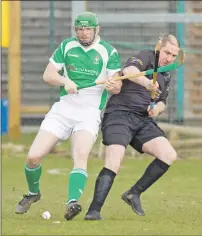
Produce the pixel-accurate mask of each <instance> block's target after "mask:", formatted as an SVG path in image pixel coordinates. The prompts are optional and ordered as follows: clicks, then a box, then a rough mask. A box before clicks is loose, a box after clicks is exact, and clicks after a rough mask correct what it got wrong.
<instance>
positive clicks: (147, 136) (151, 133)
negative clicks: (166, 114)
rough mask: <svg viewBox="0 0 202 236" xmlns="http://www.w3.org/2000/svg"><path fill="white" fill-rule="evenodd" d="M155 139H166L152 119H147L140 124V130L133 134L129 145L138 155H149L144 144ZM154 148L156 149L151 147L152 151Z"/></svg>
mask: <svg viewBox="0 0 202 236" xmlns="http://www.w3.org/2000/svg"><path fill="white" fill-rule="evenodd" d="M157 137H163V138H164V139H166V138H165V133H164V132H163V130H162V129H160V128H159V127H158V125H157V124H156V123H155V122H153V121H152V119H150V118H148V119H147V120H145V121H144V122H143V123H142V127H141V128H140V130H138V131H137V132H136V133H135V134H134V137H133V139H132V141H131V143H130V145H131V146H132V147H133V148H134V149H135V150H137V151H138V152H140V153H144V152H145V153H149V154H151V153H150V152H149V150H148V146H147V145H146V146H145V144H146V143H148V142H150V141H151V140H153V139H155V138H157ZM149 146H150V145H149ZM155 148H156V147H153V150H155ZM152 155H153V154H152Z"/></svg>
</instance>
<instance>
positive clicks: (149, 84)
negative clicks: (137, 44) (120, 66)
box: [123, 66, 159, 91]
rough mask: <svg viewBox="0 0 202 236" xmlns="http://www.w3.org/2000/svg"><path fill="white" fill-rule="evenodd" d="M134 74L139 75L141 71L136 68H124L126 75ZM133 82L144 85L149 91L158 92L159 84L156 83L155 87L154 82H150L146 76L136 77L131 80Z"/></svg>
mask: <svg viewBox="0 0 202 236" xmlns="http://www.w3.org/2000/svg"><path fill="white" fill-rule="evenodd" d="M132 73H137V74H138V73H140V70H139V69H138V68H137V67H135V66H128V67H126V68H124V70H123V74H124V75H127V74H132ZM129 80H130V79H129ZM131 81H133V82H134V81H135V83H137V84H139V85H142V86H143V87H145V88H146V89H147V90H149V91H152V90H153V89H154V90H156V89H157V88H158V87H159V85H158V82H156V85H154V84H153V82H152V81H151V80H149V79H148V78H147V77H146V76H140V77H134V78H132V79H131Z"/></svg>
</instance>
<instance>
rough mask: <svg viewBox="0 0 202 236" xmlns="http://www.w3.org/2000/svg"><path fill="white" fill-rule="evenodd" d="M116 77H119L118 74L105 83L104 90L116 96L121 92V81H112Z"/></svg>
mask: <svg viewBox="0 0 202 236" xmlns="http://www.w3.org/2000/svg"><path fill="white" fill-rule="evenodd" d="M117 76H120V74H119V72H117V73H114V74H113V75H112V76H111V77H110V78H108V79H107V80H106V81H105V88H106V89H107V90H108V91H109V92H110V93H112V94H118V93H119V92H120V91H121V87H122V81H121V80H117V81H115V80H113V78H116V77H117Z"/></svg>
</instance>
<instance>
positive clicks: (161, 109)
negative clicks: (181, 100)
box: [147, 101, 166, 117]
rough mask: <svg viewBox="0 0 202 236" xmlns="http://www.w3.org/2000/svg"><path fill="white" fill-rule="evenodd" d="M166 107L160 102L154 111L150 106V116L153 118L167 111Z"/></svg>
mask: <svg viewBox="0 0 202 236" xmlns="http://www.w3.org/2000/svg"><path fill="white" fill-rule="evenodd" d="M165 107H166V106H165V104H164V103H163V102H161V101H159V102H158V103H156V105H155V106H154V108H153V109H150V106H148V109H147V110H148V114H149V116H151V117H156V116H158V115H160V114H161V113H163V112H164V111H165Z"/></svg>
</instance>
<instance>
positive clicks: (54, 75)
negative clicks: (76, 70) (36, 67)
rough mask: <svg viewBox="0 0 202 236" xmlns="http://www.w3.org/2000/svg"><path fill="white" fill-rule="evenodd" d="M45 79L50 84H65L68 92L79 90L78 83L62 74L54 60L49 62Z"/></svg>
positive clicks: (44, 75)
mask: <svg viewBox="0 0 202 236" xmlns="http://www.w3.org/2000/svg"><path fill="white" fill-rule="evenodd" d="M43 80H44V81H45V82H46V83H48V84H50V85H58V86H64V87H65V90H66V91H67V92H68V93H76V92H77V85H76V84H75V83H74V82H73V81H72V80H70V79H69V78H64V77H63V76H61V75H60V74H59V73H58V69H57V68H56V67H55V66H54V65H53V63H52V62H49V64H48V65H47V67H46V69H45V71H44V74H43Z"/></svg>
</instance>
